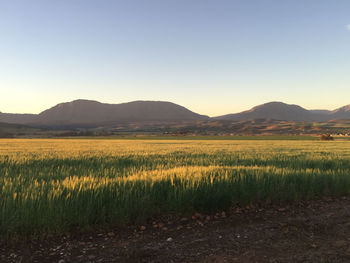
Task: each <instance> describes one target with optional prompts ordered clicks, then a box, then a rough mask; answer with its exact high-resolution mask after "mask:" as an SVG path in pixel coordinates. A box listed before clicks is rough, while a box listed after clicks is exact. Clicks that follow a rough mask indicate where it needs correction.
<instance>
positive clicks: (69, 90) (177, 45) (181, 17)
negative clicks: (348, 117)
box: [0, 0, 350, 116]
mask: <svg viewBox="0 0 350 263" xmlns="http://www.w3.org/2000/svg"><path fill="white" fill-rule="evenodd" d="M349 25H350V1H348V0H337V1H334V0H327V1H325V0H283V1H282V0H255V1H253V0H239V1H238V0H237V1H235V0H211V1H207V0H172V1H170V0H157V1H155V0H147V1H146V0H139V1H133V0H123V1H118V0H94V1H92V0H41V1H38V0H30V1H29V0H22V1H19V0H0V92H1V93H0V94H1V95H0V111H2V112H28V113H39V112H40V111H42V110H44V109H46V108H48V107H51V106H53V105H55V104H57V103H59V102H66V101H71V100H74V99H78V98H84V99H94V100H98V101H101V102H108V103H120V102H127V101H132V100H165V101H172V102H174V103H178V104H181V105H183V106H185V107H188V108H190V109H191V110H193V111H196V112H199V113H201V114H207V115H210V116H215V115H220V114H226V113H233V112H238V111H241V110H246V109H248V108H250V107H251V106H255V105H257V104H261V103H265V102H268V101H276V100H277V101H284V102H286V103H293V104H299V105H301V106H303V107H305V108H308V109H316V108H328V109H334V108H337V107H340V106H343V105H346V104H350V26H349Z"/></svg>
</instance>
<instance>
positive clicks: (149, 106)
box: [0, 100, 350, 129]
mask: <svg viewBox="0 0 350 263" xmlns="http://www.w3.org/2000/svg"><path fill="white" fill-rule="evenodd" d="M257 119H269V120H277V121H296V122H327V121H331V120H349V119H350V105H347V106H344V107H341V108H339V109H336V110H333V111H329V110H307V109H305V108H302V107H300V106H298V105H293V104H286V103H283V102H269V103H265V104H262V105H258V106H256V107H254V108H252V109H250V110H247V111H243V112H240V113H235V114H227V115H223V116H218V117H214V118H209V117H208V116H204V115H200V114H197V113H195V112H192V111H190V110H188V109H186V108H185V107H183V106H180V105H177V104H174V103H171V102H165V101H133V102H128V103H121V104H107V103H100V102H98V101H92V100H75V101H72V102H66V103H60V104H58V105H56V106H54V107H52V108H50V109H47V110H45V111H43V112H41V113H40V114H12V113H1V112H0V122H6V123H13V124H25V125H31V126H36V127H48V128H50V127H52V128H64V129H65V128H68V129H70V128H94V127H107V128H108V127H113V126H115V125H121V124H127V123H128V124H130V123H132V124H133V125H136V126H137V125H139V126H140V127H142V126H145V125H147V126H148V127H150V125H156V124H157V125H159V124H165V123H181V122H193V123H194V122H196V121H214V122H215V121H218V120H223V121H238V122H240V121H245V120H257ZM125 127H129V126H125Z"/></svg>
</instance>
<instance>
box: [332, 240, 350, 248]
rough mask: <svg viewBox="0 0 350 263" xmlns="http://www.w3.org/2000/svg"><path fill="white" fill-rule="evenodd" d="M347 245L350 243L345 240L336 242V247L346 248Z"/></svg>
mask: <svg viewBox="0 0 350 263" xmlns="http://www.w3.org/2000/svg"><path fill="white" fill-rule="evenodd" d="M347 245H348V242H346V241H344V240H337V241H335V242H334V246H335V247H345V246H347Z"/></svg>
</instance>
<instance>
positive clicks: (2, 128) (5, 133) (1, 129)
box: [0, 122, 41, 138]
mask: <svg viewBox="0 0 350 263" xmlns="http://www.w3.org/2000/svg"><path fill="white" fill-rule="evenodd" d="M40 131H41V130H40V129H37V128H33V127H30V126H26V125H22V124H10V123H2V122H0V138H14V137H20V136H24V135H28V134H31V135H33V134H35V133H39V132H40Z"/></svg>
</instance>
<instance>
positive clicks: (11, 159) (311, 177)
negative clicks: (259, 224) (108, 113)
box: [0, 140, 350, 238]
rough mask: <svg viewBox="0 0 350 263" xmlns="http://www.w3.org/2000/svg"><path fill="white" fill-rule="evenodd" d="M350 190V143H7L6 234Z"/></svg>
mask: <svg viewBox="0 0 350 263" xmlns="http://www.w3.org/2000/svg"><path fill="white" fill-rule="evenodd" d="M349 193H350V142H317V141H151V140H149V141H125V140H123V141H117V140H115V141H112V140H0V235H1V236H2V237H3V238H9V237H11V236H13V235H22V236H26V235H42V234H49V233H62V232H65V231H69V230H70V229H71V228H78V229H85V228H89V227H94V226H96V225H100V226H101V225H116V224H125V223H128V222H133V221H139V222H141V221H142V220H144V219H145V218H147V217H149V216H153V215H158V214H163V213H170V212H171V213H173V212H175V213H187V212H192V211H201V212H211V211H216V210H221V209H226V208H229V207H230V206H232V205H234V204H248V203H256V202H260V201H265V200H269V201H272V202H286V201H294V200H305V199H312V198H317V197H320V196H324V195H327V196H340V195H345V194H349Z"/></svg>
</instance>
